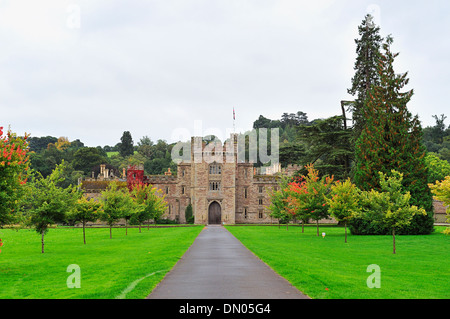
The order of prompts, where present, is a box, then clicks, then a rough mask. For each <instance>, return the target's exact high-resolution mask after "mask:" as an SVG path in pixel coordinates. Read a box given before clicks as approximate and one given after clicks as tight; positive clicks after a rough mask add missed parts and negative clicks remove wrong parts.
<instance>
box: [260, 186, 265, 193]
mask: <svg viewBox="0 0 450 319" xmlns="http://www.w3.org/2000/svg"><path fill="white" fill-rule="evenodd" d="M263 188H264V187H263V186H259V193H260V194H262V192H263Z"/></svg>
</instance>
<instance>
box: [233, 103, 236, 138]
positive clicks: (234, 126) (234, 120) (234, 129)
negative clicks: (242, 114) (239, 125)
mask: <svg viewBox="0 0 450 319" xmlns="http://www.w3.org/2000/svg"><path fill="white" fill-rule="evenodd" d="M233 133H234V134H236V116H235V114H234V107H233Z"/></svg>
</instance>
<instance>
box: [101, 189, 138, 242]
mask: <svg viewBox="0 0 450 319" xmlns="http://www.w3.org/2000/svg"><path fill="white" fill-rule="evenodd" d="M100 201H101V204H102V212H101V214H100V219H101V220H102V221H105V222H106V223H107V224H108V225H109V238H112V226H113V225H114V224H115V223H116V222H117V221H118V220H119V219H121V218H125V215H126V214H127V212H128V211H129V210H133V209H134V207H133V203H132V199H131V197H130V195H129V193H128V190H127V189H126V188H125V189H124V188H118V186H117V184H116V183H110V184H109V185H108V188H107V189H106V190H104V191H103V192H102V194H101V197H100Z"/></svg>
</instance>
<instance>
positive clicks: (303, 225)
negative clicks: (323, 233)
mask: <svg viewBox="0 0 450 319" xmlns="http://www.w3.org/2000/svg"><path fill="white" fill-rule="evenodd" d="M304 232H305V222H304V221H303V220H302V233H304Z"/></svg>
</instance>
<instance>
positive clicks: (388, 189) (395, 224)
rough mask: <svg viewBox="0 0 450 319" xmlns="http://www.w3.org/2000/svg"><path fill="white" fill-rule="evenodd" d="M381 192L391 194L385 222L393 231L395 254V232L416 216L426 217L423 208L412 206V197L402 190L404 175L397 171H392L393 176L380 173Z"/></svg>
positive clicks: (394, 250) (384, 218)
mask: <svg viewBox="0 0 450 319" xmlns="http://www.w3.org/2000/svg"><path fill="white" fill-rule="evenodd" d="M379 176H380V184H381V190H382V192H384V193H387V194H389V201H388V207H387V209H386V210H385V211H384V216H383V222H384V223H385V224H386V226H387V227H389V228H390V229H392V238H393V253H394V254H395V252H396V249H395V248H396V247H395V230H396V229H398V228H401V227H403V226H405V225H408V224H410V223H411V220H412V218H413V216H414V215H416V214H422V215H426V212H425V210H424V209H423V208H418V207H417V206H414V205H412V206H411V205H410V199H411V195H410V193H409V192H406V193H405V192H404V191H403V189H402V180H403V174H402V173H399V172H397V171H395V170H392V171H391V176H387V175H386V174H384V173H382V172H380V173H379Z"/></svg>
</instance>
